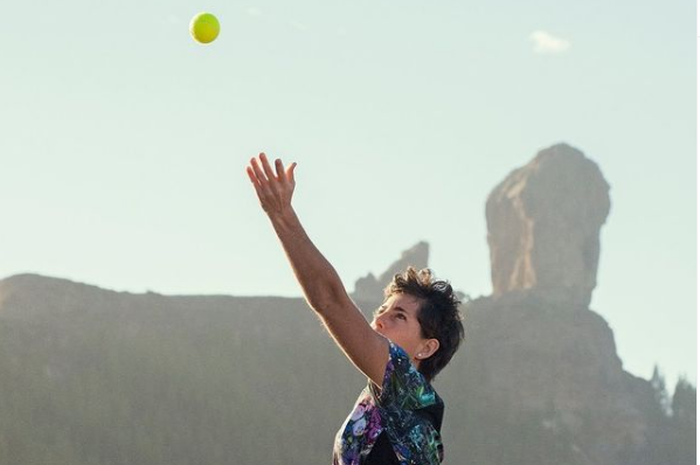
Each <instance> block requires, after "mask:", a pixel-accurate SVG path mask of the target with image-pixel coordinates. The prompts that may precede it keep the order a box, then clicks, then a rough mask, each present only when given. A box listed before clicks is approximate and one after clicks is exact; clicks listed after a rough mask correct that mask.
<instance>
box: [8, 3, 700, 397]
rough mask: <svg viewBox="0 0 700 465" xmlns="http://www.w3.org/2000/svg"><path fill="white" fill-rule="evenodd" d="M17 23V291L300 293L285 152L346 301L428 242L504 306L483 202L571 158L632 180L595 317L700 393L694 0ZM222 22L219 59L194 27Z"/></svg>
mask: <svg viewBox="0 0 700 465" xmlns="http://www.w3.org/2000/svg"><path fill="white" fill-rule="evenodd" d="M3 10H4V14H5V17H6V18H14V20H6V21H4V22H3V28H0V56H2V57H3V68H2V73H0V127H1V128H2V137H0V161H1V162H2V164H1V165H0V166H2V169H1V170H0V175H1V176H2V182H1V183H0V211H1V212H2V219H3V222H2V229H0V278H4V277H8V276H11V275H14V274H18V273H38V274H42V275H46V276H53V277H60V278H66V279H71V280H74V281H79V282H85V283H88V284H94V285H97V286H100V287H103V288H107V289H114V290H118V291H128V292H134V293H140V292H145V291H147V290H151V291H154V292H159V293H162V294H176V295H185V294H188V295H190V294H226V295H236V296H252V295H278V296H301V290H300V288H299V286H298V285H297V283H296V282H295V280H294V277H293V274H292V272H291V269H290V267H289V265H288V263H287V262H286V258H285V256H284V254H283V252H282V249H281V247H280V245H279V243H278V241H277V239H276V237H275V236H274V232H273V230H272V228H271V227H270V224H269V221H268V220H267V218H266V217H265V216H264V214H263V213H262V211H261V210H260V208H259V204H258V201H257V198H256V197H255V193H254V191H253V189H252V187H251V185H250V184H249V180H248V178H247V176H246V174H245V166H246V165H247V163H248V160H249V159H250V157H252V156H254V155H256V154H257V153H259V152H261V151H265V152H266V153H267V154H268V155H269V156H270V157H272V158H277V157H280V158H282V159H283V160H284V161H285V163H289V162H292V161H295V162H297V163H298V167H297V170H296V177H297V187H296V192H295V198H294V206H295V209H296V211H297V212H298V215H299V217H300V218H301V220H302V222H303V224H304V226H305V228H306V230H307V231H308V233H309V236H310V237H311V239H312V240H313V241H314V242H315V244H316V245H317V246H318V248H319V249H320V250H321V251H322V252H323V253H324V254H325V256H326V257H327V258H328V259H329V261H330V262H331V263H332V264H333V265H334V266H335V268H336V269H337V270H338V272H339V274H340V276H341V278H342V279H343V281H344V283H345V285H346V287H347V288H348V289H349V290H352V289H354V282H355V280H357V279H358V278H360V277H361V276H365V275H367V273H369V272H372V273H374V274H375V275H378V274H380V273H382V272H383V271H385V269H386V267H388V266H389V264H390V263H391V262H393V261H394V260H395V259H397V258H398V257H399V256H400V253H401V251H403V250H405V249H407V248H409V247H411V246H413V245H414V244H415V243H417V242H419V241H422V240H425V241H428V242H429V243H430V246H431V249H430V262H429V265H430V266H431V268H433V269H434V270H435V271H436V272H437V274H438V276H440V277H442V278H446V279H449V280H450V281H451V282H452V283H453V285H454V286H455V287H456V288H457V289H459V290H461V291H463V292H465V293H467V294H469V295H470V296H472V297H478V296H482V295H489V294H490V293H491V283H490V266H489V251H488V246H487V242H486V233H487V231H486V221H485V213H484V209H485V202H486V199H487V197H488V195H489V193H490V192H491V190H492V189H493V188H494V187H495V186H496V185H497V184H498V183H499V182H500V181H501V180H503V178H504V177H505V176H507V175H508V174H509V173H510V172H511V171H512V170H514V169H516V168H518V167H521V166H523V165H525V164H527V163H528V162H529V161H530V160H531V159H532V158H533V157H534V156H535V155H536V153H537V152H538V151H539V150H542V149H544V148H547V147H550V146H552V145H554V144H557V143H560V142H565V143H567V144H569V145H571V146H573V147H575V148H577V149H579V150H581V151H582V152H583V153H584V154H585V155H586V156H587V157H588V158H590V159H591V160H593V161H594V162H595V163H596V164H598V166H599V167H600V169H601V171H602V173H603V175H604V177H605V179H606V180H607V181H608V183H609V184H610V185H611V190H610V197H611V205H612V207H611V211H610V215H609V216H608V219H607V222H606V224H605V225H604V226H603V228H602V230H601V256H600V263H599V271H598V287H597V288H596V289H595V291H594V293H593V300H592V302H591V309H592V310H594V311H596V312H597V313H599V314H601V315H602V316H603V317H604V318H605V319H606V320H607V321H608V323H609V324H610V326H611V328H612V329H613V331H614V333H615V341H616V346H617V350H618V355H619V356H620V358H621V359H622V361H623V368H624V369H625V370H627V371H628V372H630V373H632V374H634V375H637V376H640V377H643V378H645V379H649V378H650V377H651V374H652V372H653V367H654V365H655V364H656V365H659V367H660V369H661V372H662V373H663V374H664V375H665V377H666V382H667V386H668V388H669V391H670V392H672V391H673V388H674V387H675V384H676V380H677V379H678V377H679V376H684V377H686V378H687V379H689V380H690V381H691V382H692V383H693V384H696V379H697V370H696V367H697V354H696V347H697V346H696V335H697V286H696V281H697V268H696V263H697V191H696V177H697V163H696V155H697V146H696V126H695V124H696V121H697V120H696V115H697V113H696V103H697V100H696V96H697V93H696V89H697V87H696V82H697V80H696V76H697V67H696V62H697V55H696V48H695V46H696V45H697V44H696V42H695V41H694V40H693V35H694V34H695V32H696V10H695V5H694V4H693V3H692V2H689V1H680V0H663V1H661V0H646V1H644V2H637V1H632V0H620V1H618V2H609V1H602V0H591V1H587V2H580V1H573V0H556V1H554V0H551V1H544V0H533V1H529V2H516V1H514V0H510V1H504V0H489V1H486V0H478V1H477V0H474V1H470V0H467V1H465V0H460V1H456V0H454V1H453V0H445V1H439V2H435V1H433V2H428V1H426V0H401V1H399V0H373V1H366V0H357V1H352V2H350V1H346V0H326V1H323V2H320V1H315V2H312V1H308V0H297V1H293V2H292V1H288V0H287V1H281V0H274V1H273V0H268V1H246V2H239V1H233V0H226V1H223V0H221V1H219V0H209V1H207V2H195V1H182V0H169V1H165V0H159V1H139V2H136V1H133V0H120V1H115V0H104V1H101V2H93V1H87V0H81V1H79V0H65V1H62V2H49V3H47V2H38V1H22V2H6V5H4V8H3ZM201 11H209V12H211V13H213V14H215V15H216V16H217V17H218V19H219V21H220V23H221V33H220V35H219V37H218V38H217V40H216V41H214V42H213V43H211V44H209V45H201V44H198V43H196V42H194V41H193V40H192V38H191V37H190V35H189V32H188V25H189V21H190V19H191V18H192V17H193V16H194V15H196V14H197V13H199V12H201ZM695 35H697V34H695ZM698 37H700V36H698Z"/></svg>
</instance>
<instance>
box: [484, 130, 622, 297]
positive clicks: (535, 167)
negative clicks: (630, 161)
mask: <svg viewBox="0 0 700 465" xmlns="http://www.w3.org/2000/svg"><path fill="white" fill-rule="evenodd" d="M609 190H610V186H609V185H608V183H607V182H606V181H605V179H604V178H603V175H602V174H601V172H600V169H598V166H597V165H596V164H595V163H594V162H592V161H591V160H589V159H587V158H586V157H585V156H584V155H583V153H581V152H580V151H579V150H577V149H575V148H573V147H570V146H568V145H566V144H558V145H554V146H552V147H550V148H548V149H545V150H542V151H540V152H539V153H538V154H537V156H536V157H535V159H534V160H532V161H531V162H530V163H528V164H527V165H525V166H524V167H522V168H519V169H517V170H515V171H513V172H512V173H511V174H510V175H508V177H506V179H505V180H504V181H503V182H501V183H500V184H499V185H498V186H497V187H496V188H495V189H494V190H493V192H491V195H490V196H489V198H488V201H487V203H486V221H487V227H488V243H489V247H490V250H491V280H492V283H493V295H494V297H499V296H501V295H503V294H505V293H507V292H511V291H522V290H530V291H532V292H535V293H538V294H540V295H541V296H543V297H544V298H548V299H551V300H553V301H555V302H560V303H566V305H567V306H568V308H571V309H574V308H586V307H588V304H589V303H590V301H591V292H592V291H593V289H594V288H595V285H596V272H597V268H598V257H599V254H600V242H599V236H600V228H601V226H602V225H603V223H605V219H606V218H607V216H608V212H609V211H610V198H609V197H608V191H609Z"/></svg>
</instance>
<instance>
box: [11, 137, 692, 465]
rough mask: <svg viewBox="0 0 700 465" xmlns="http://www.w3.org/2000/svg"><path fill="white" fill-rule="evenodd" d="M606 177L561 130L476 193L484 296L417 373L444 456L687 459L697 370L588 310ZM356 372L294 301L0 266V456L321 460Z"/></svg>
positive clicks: (519, 460) (496, 462) (481, 461)
mask: <svg viewBox="0 0 700 465" xmlns="http://www.w3.org/2000/svg"><path fill="white" fill-rule="evenodd" d="M573 172H576V173H579V174H580V173H587V174H586V175H585V176H584V175H583V174H581V175H580V176H579V177H576V176H572V175H571V173H573ZM586 176H590V177H586ZM596 176H600V179H598V178H596ZM550 177H554V178H556V179H559V180H560V181H554V180H552V179H553V178H550ZM579 178H580V179H579ZM561 180H564V181H561ZM543 185H544V186H548V189H547V190H544V191H542V190H541V186H543ZM606 186H607V183H605V182H604V180H602V175H601V174H600V172H599V170H598V169H597V167H596V166H595V165H594V164H593V163H592V162H591V161H590V160H588V159H586V158H585V157H584V156H583V154H581V153H580V152H578V151H577V150H575V149H573V148H571V147H569V146H566V145H565V144H559V145H556V146H554V147H552V148H550V149H548V150H546V151H543V152H541V153H540V154H538V156H537V157H536V158H535V160H533V162H531V163H530V164H528V165H527V166H525V167H524V168H521V169H519V170H515V171H514V172H512V173H511V175H509V177H508V178H506V180H504V182H502V183H501V184H499V186H498V187H497V188H496V189H495V190H494V192H493V193H492V195H491V196H490V198H489V203H488V206H487V220H488V221H489V245H490V246H491V250H492V254H491V257H492V266H493V270H492V278H493V281H494V295H492V296H486V297H480V298H477V299H474V300H468V301H467V302H465V304H464V305H463V308H462V311H463V312H464V314H465V318H466V320H465V327H466V329H467V334H466V340H465V345H464V347H463V348H462V349H461V350H460V352H458V353H457V355H456V356H455V359H454V360H453V362H452V363H451V364H450V365H449V366H448V367H447V368H446V370H445V371H444V372H443V373H441V374H440V375H439V376H438V377H437V380H436V381H435V383H434V384H435V387H436V389H437V391H438V392H439V393H440V395H441V396H442V397H443V399H444V400H445V403H446V405H447V410H446V414H445V415H446V416H445V421H444V425H443V437H444V440H445V447H446V459H445V462H444V463H445V464H450V465H456V464H473V465H515V464H517V465H543V464H552V465H555V464H556V465H594V464H595V465H600V464H604V465H652V464H653V465H662V464H663V465H676V464H678V465H686V464H687V465H690V464H694V463H695V431H696V430H695V422H696V417H695V405H696V389H695V387H694V386H692V385H690V384H689V383H687V382H686V381H684V380H681V381H679V383H678V385H677V386H676V387H675V392H674V394H673V396H672V397H671V396H670V395H669V393H668V392H667V391H666V386H665V381H664V379H663V377H662V376H661V375H660V374H659V371H657V372H656V373H655V374H654V376H653V377H652V379H650V380H644V379H641V378H638V377H635V376H633V375H631V374H629V373H627V372H625V371H624V370H623V368H622V362H621V360H620V358H619V357H618V355H617V353H616V347H615V341H614V334H613V332H612V330H611V329H610V327H609V325H608V324H607V323H606V322H605V320H604V319H603V318H602V317H601V316H600V315H599V314H597V313H595V312H594V311H592V310H590V309H589V308H588V302H590V293H591V292H592V291H593V289H594V288H595V282H596V273H597V263H598V261H597V254H598V249H597V243H598V236H597V235H598V230H599V228H600V226H601V225H602V224H603V222H604V221H605V218H606V216H607V208H606V205H607V202H608V200H607V188H606ZM591 190H593V191H594V192H592V191H591ZM548 191H551V195H555V196H557V200H558V201H557V202H555V203H552V202H550V200H551V199H548V198H547V192H548ZM542 205H546V206H547V208H545V209H542V208H541V206H542ZM576 211H579V212H580V214H578V215H577V214H575V213H576ZM562 218H563V219H566V221H563V220H562ZM567 225H568V226H567ZM559 236H563V237H565V238H566V240H560V241H555V240H543V239H542V238H552V237H559ZM593 236H595V237H593ZM408 264H415V265H417V266H426V265H427V264H428V245H427V244H425V243H419V244H417V245H416V246H415V247H413V248H411V249H409V250H407V251H406V252H404V253H403V254H402V256H401V258H400V259H399V260H397V261H396V262H395V263H393V264H392V265H391V266H390V267H389V268H388V269H387V271H386V272H385V273H383V274H382V275H381V279H380V280H377V279H376V278H374V277H373V276H368V277H365V278H361V279H360V280H359V281H358V284H359V286H357V287H356V290H355V293H354V294H353V296H354V298H355V299H356V300H357V303H358V305H360V306H361V307H362V308H363V309H364V310H365V312H366V314H367V315H369V312H370V311H371V310H373V309H374V308H376V306H377V305H378V304H379V300H380V298H381V288H382V287H383V285H384V284H386V283H382V282H380V281H383V280H386V279H388V277H390V276H391V275H392V274H393V273H395V272H397V271H399V270H400V269H403V268H404V267H405V266H406V265H408ZM374 295H376V299H375V301H372V300H373V298H372V296H374ZM365 383H366V380H365V379H364V378H363V377H362V376H361V375H360V374H359V373H358V372H357V371H356V370H355V369H354V368H353V367H352V365H351V364H350V363H349V362H348V361H347V360H346V359H345V357H344V356H343V355H342V353H341V352H340V351H339V350H338V349H337V348H336V347H335V344H334V343H333V341H332V340H331V339H330V338H329V337H328V335H327V334H326V333H325V331H324V330H323V328H322V327H321V324H320V322H319V320H318V318H317V317H316V316H315V315H314V314H313V313H312V312H311V311H310V310H309V309H308V307H307V306H306V304H305V303H304V302H303V300H301V299H289V298H279V297H230V296H165V295H160V294H156V293H147V294H131V293H126V292H113V291H109V290H105V289H100V288H98V287H95V286H90V285H86V284H81V283H75V282H71V281H68V280H64V279H56V278H51V277H44V276H38V275H17V276H11V277H8V278H6V279H4V280H2V281H0V465H34V464H37V465H39V464H41V465H45V464H51V465H63V464H65V465H116V464H120V465H122V464H128V465H160V464H163V465H165V464H167V465H180V464H181V465H191V464H217V465H220V464H248V463H259V464H277V463H299V464H316V463H319V464H323V463H329V462H330V457H331V446H332V441H333V437H334V435H335V433H336V431H337V430H338V428H339V427H340V425H341V423H342V422H343V420H344V419H345V418H346V416H347V415H348V413H349V411H350V408H351V407H352V405H353V402H354V400H355V399H356V397H357V395H358V394H359V391H360V390H361V389H362V387H363V386H364V384H365Z"/></svg>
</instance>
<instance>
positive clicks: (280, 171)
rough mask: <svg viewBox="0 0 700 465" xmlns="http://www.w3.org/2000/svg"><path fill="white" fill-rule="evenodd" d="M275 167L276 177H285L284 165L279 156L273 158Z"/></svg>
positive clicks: (281, 178) (282, 178)
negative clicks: (275, 158)
mask: <svg viewBox="0 0 700 465" xmlns="http://www.w3.org/2000/svg"><path fill="white" fill-rule="evenodd" d="M275 169H276V170H277V179H280V180H284V179H286V177H285V176H284V165H283V164H282V160H280V159H279V158H278V159H277V160H275Z"/></svg>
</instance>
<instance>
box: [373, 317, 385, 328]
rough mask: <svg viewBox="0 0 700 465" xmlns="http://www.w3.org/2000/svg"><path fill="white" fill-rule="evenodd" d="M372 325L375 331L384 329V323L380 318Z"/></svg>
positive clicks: (375, 319)
mask: <svg viewBox="0 0 700 465" xmlns="http://www.w3.org/2000/svg"><path fill="white" fill-rule="evenodd" d="M372 325H373V326H374V327H375V329H384V322H383V321H382V320H381V319H380V318H379V317H375V318H374V320H372Z"/></svg>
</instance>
